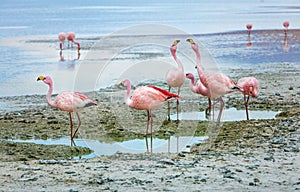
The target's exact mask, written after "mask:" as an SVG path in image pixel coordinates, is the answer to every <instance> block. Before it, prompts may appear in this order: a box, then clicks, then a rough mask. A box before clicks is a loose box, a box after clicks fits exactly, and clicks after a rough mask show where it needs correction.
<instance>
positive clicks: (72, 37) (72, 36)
mask: <svg viewBox="0 0 300 192" xmlns="http://www.w3.org/2000/svg"><path fill="white" fill-rule="evenodd" d="M66 37H67V40H68V41H71V42H72V43H74V44H76V45H77V49H78V52H79V51H80V43H78V42H77V41H75V33H74V32H68V33H67V36H66Z"/></svg>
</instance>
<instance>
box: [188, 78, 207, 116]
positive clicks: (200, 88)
mask: <svg viewBox="0 0 300 192" xmlns="http://www.w3.org/2000/svg"><path fill="white" fill-rule="evenodd" d="M186 78H188V79H190V80H191V83H190V89H191V90H192V92H194V93H197V94H201V95H203V96H206V97H207V98H208V104H209V106H208V107H207V108H206V110H205V114H206V115H208V110H210V107H211V99H210V97H209V95H210V92H209V90H208V89H207V88H206V87H205V86H204V85H203V84H202V82H201V81H200V80H198V81H197V82H196V85H195V77H194V75H193V74H192V73H187V74H186Z"/></svg>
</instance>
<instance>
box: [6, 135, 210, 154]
mask: <svg viewBox="0 0 300 192" xmlns="http://www.w3.org/2000/svg"><path fill="white" fill-rule="evenodd" d="M205 139H207V137H206V136H203V137H193V136H178V137H176V136H171V137H169V139H160V138H153V139H152V142H151V138H150V137H148V138H147V141H146V138H144V139H134V140H128V141H123V142H112V143H105V142H101V141H96V140H85V139H75V143H76V145H77V146H81V147H88V148H90V149H92V150H93V151H94V152H93V153H92V154H89V155H85V156H82V157H81V158H93V157H95V156H101V155H113V154H115V153H117V152H122V153H132V154H138V153H145V152H152V153H167V152H169V153H178V152H181V151H189V150H190V148H189V147H190V146H191V145H193V144H198V143H201V142H202V141H203V140H205ZM10 141H13V142H28V143H35V144H44V145H68V146H69V145H70V138H69V137H63V138H60V139H47V140H35V139H32V140H10ZM147 144H148V148H147ZM151 146H152V147H151ZM77 158H78V157H75V159H77Z"/></svg>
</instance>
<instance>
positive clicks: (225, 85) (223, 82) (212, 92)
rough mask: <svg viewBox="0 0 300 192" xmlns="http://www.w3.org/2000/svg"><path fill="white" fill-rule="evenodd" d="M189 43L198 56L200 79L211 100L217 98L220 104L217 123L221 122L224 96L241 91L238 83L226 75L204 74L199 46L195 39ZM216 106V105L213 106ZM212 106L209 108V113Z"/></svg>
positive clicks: (197, 66)
mask: <svg viewBox="0 0 300 192" xmlns="http://www.w3.org/2000/svg"><path fill="white" fill-rule="evenodd" d="M187 41H188V42H189V43H190V44H191V47H192V49H193V50H194V52H195V54H196V69H197V72H198V75H199V78H200V81H201V83H202V84H203V85H204V86H205V87H206V88H207V89H208V91H209V95H208V97H209V98H217V99H218V101H217V102H220V111H219V115H218V118H217V122H220V119H221V115H222V111H223V108H224V101H223V99H222V95H225V94H228V93H232V92H234V91H236V90H237V89H239V87H237V85H236V83H235V82H234V81H233V80H231V79H230V78H229V77H227V76H226V75H224V74H222V73H220V72H206V73H205V72H204V68H203V66H202V64H201V62H200V52H199V46H198V44H197V43H195V42H194V40H193V39H187ZM213 105H214V104H213ZM210 109H211V106H209V111H210Z"/></svg>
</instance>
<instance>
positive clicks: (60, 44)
mask: <svg viewBox="0 0 300 192" xmlns="http://www.w3.org/2000/svg"><path fill="white" fill-rule="evenodd" d="M58 39H59V41H60V43H59V48H60V50H62V45H63V43H64V42H65V40H66V34H65V33H64V32H60V33H58Z"/></svg>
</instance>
